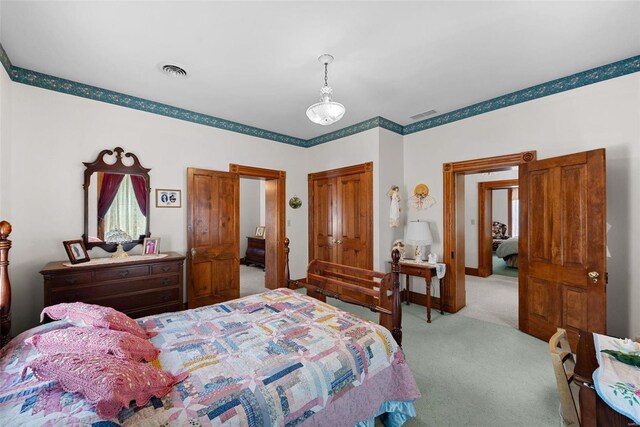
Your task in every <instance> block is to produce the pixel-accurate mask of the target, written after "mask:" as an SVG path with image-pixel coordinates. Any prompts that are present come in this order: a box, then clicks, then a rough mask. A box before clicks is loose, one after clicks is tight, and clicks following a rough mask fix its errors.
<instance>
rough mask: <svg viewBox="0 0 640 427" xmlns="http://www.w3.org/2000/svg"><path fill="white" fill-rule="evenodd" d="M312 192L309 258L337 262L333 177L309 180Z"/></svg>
mask: <svg viewBox="0 0 640 427" xmlns="http://www.w3.org/2000/svg"><path fill="white" fill-rule="evenodd" d="M310 187H311V191H312V193H313V206H311V210H312V213H313V220H312V222H310V224H309V225H310V226H311V227H312V230H313V231H312V233H313V245H312V250H311V253H310V254H309V255H310V260H311V259H319V260H321V261H327V262H337V255H336V254H337V244H336V241H337V237H336V235H337V230H338V227H337V219H338V202H337V190H336V180H335V178H325V179H317V180H313V181H311V186H310Z"/></svg>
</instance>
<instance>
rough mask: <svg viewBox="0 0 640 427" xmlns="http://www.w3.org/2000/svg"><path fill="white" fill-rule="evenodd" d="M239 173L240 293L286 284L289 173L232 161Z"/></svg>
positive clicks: (249, 293) (243, 294)
mask: <svg viewBox="0 0 640 427" xmlns="http://www.w3.org/2000/svg"><path fill="white" fill-rule="evenodd" d="M229 171H230V172H235V173H237V174H238V175H239V176H240V236H239V238H240V241H239V246H240V248H239V254H238V255H239V257H238V258H239V260H240V296H241V297H243V296H247V295H253V294H258V293H260V292H264V291H265V290H268V289H276V288H278V287H280V286H286V285H285V282H284V276H285V254H284V238H285V235H284V234H285V224H286V217H285V183H286V172H284V171H278V170H272V169H263V168H256V167H253V166H243V165H236V164H230V165H229Z"/></svg>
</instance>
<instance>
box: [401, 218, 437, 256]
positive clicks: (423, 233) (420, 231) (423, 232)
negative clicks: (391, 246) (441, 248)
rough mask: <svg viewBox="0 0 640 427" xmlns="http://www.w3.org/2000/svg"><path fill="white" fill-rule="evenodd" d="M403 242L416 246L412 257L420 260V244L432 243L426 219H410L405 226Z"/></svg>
mask: <svg viewBox="0 0 640 427" xmlns="http://www.w3.org/2000/svg"><path fill="white" fill-rule="evenodd" d="M404 240H405V243H407V244H409V245H414V246H415V247H416V250H415V254H414V257H415V259H416V260H417V261H421V260H422V251H421V250H420V247H421V246H426V245H430V244H431V243H433V237H432V236H431V230H430V229H429V223H428V222H426V221H411V222H410V223H409V225H408V226H407V234H406V235H405V237H404Z"/></svg>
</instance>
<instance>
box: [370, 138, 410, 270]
mask: <svg viewBox="0 0 640 427" xmlns="http://www.w3.org/2000/svg"><path fill="white" fill-rule="evenodd" d="M379 139H380V142H379V159H378V163H379V167H378V169H379V171H378V172H379V173H378V191H377V192H374V198H375V196H376V195H377V196H378V204H377V206H378V208H377V210H378V212H379V213H378V215H377V217H378V218H379V220H378V228H374V230H375V231H377V232H375V231H374V240H375V241H377V248H378V251H377V254H376V255H377V256H374V265H375V267H374V268H375V270H376V271H391V265H390V264H389V263H388V262H387V261H388V260H390V259H391V246H392V245H393V241H394V240H396V239H402V238H403V236H404V224H406V201H407V200H406V199H407V195H406V193H402V192H401V201H400V205H401V208H400V209H401V212H400V218H401V221H400V226H399V227H393V228H392V227H389V212H390V207H391V200H390V198H389V197H388V196H387V191H389V189H390V188H391V186H393V185H397V186H398V187H400V188H404V182H403V171H402V159H403V156H402V151H403V143H402V135H398V134H397V133H393V132H391V131H388V130H386V129H382V128H380V134H379ZM374 203H375V200H374ZM374 206H376V205H375V204H374ZM376 262H377V264H376Z"/></svg>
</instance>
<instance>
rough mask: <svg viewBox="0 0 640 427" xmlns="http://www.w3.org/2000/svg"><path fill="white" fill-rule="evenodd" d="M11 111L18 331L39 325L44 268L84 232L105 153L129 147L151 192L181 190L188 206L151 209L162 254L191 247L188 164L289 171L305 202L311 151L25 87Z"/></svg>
mask: <svg viewBox="0 0 640 427" xmlns="http://www.w3.org/2000/svg"><path fill="white" fill-rule="evenodd" d="M11 108H12V120H11V124H12V128H11V138H10V144H9V147H8V148H9V151H10V152H8V153H5V152H4V151H3V153H2V154H3V161H2V162H3V163H2V165H3V172H4V171H5V165H12V168H11V173H10V175H8V177H7V179H5V180H4V181H3V183H2V185H3V197H4V192H5V191H9V192H11V194H12V196H13V197H11V198H10V204H9V206H5V204H4V203H3V208H2V209H3V215H4V217H5V218H6V219H8V220H10V221H11V222H12V225H13V229H14V233H13V235H12V236H13V243H14V245H13V246H14V247H13V249H12V254H11V276H12V285H13V286H12V288H13V305H12V312H13V330H14V332H17V331H21V330H23V329H25V328H27V327H30V326H33V325H35V324H36V323H37V322H38V315H39V312H40V310H41V309H42V298H43V296H42V295H43V286H42V283H43V281H42V277H41V276H40V275H39V274H38V271H40V269H41V268H42V267H43V266H44V265H45V263H46V262H48V261H53V260H62V259H65V258H66V255H65V252H64V249H63V247H62V243H61V242H62V241H63V240H67V239H73V238H79V237H80V236H81V234H82V221H83V219H82V206H83V204H82V203H83V202H82V174H83V170H84V166H83V165H82V162H83V161H92V160H94V159H95V158H96V156H97V155H98V153H99V151H100V150H102V149H105V148H113V147H115V146H122V147H123V148H124V149H125V150H126V151H131V152H133V153H135V154H137V155H138V156H139V158H140V160H141V162H142V164H143V165H144V166H145V167H149V168H151V172H150V176H151V186H152V193H153V189H155V188H176V189H182V195H183V208H182V209H157V208H155V205H152V208H151V218H150V221H151V222H150V227H151V232H152V233H153V234H154V235H156V236H159V237H161V238H162V246H163V250H173V251H177V252H180V253H183V254H184V253H185V251H186V226H187V223H186V221H187V212H186V208H185V207H184V206H185V205H186V199H185V197H186V174H187V167H197V168H203V169H213V170H222V171H226V170H228V169H229V163H237V164H242V165H249V166H256V167H264V168H269V169H278V170H285V171H286V172H287V183H286V185H287V193H297V194H298V195H300V197H302V198H303V200H305V199H306V194H307V180H306V151H305V149H303V148H299V147H294V146H290V145H286V144H281V143H277V142H272V141H267V140H264V139H259V138H254V137H250V136H246V135H241V134H237V133H232V132H227V131H223V130H220V129H215V128H211V127H206V126H201V125H197V124H193V123H188V122H185V121H180V120H174V119H171V118H167V117H163V116H159V115H155V114H149V113H145V112H141V111H136V110H132V109H128V108H122V107H118V106H114V105H110V104H105V103H101V102H96V101H91V100H88V99H84V98H80V97H75V96H70V95H65V94H61V93H57V92H53V91H48V90H43V89H39V88H36V87H32V86H27V85H22V84H17V83H14V84H12V96H11ZM3 121H4V120H3ZM4 148H5V147H4V142H3V150H4ZM5 154H6V157H5ZM3 176H5V175H3ZM297 213H299V214H301V215H299V216H298V217H297V218H296V221H292V225H291V226H290V227H288V228H287V234H288V235H289V236H291V240H292V245H291V270H292V277H302V275H304V272H305V268H306V264H307V253H306V252H307V220H306V207H305V206H303V207H302V208H301V209H298V212H297ZM287 214H289V211H287ZM92 252H94V251H92ZM94 255H95V254H92V256H94Z"/></svg>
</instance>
